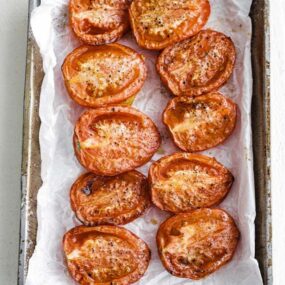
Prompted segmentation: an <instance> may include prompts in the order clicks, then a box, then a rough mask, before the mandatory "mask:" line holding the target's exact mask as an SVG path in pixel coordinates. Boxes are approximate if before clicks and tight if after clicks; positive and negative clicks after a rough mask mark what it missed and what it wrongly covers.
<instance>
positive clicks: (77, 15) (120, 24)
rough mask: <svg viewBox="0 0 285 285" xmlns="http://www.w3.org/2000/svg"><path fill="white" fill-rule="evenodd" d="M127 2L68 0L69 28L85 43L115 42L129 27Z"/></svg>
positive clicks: (118, 0) (121, 0)
mask: <svg viewBox="0 0 285 285" xmlns="http://www.w3.org/2000/svg"><path fill="white" fill-rule="evenodd" d="M129 4H130V1H129V0H106V1H104V3H102V1H99V0H92V1H89V0H70V2H69V15H70V16H69V21H70V25H71V28H72V30H73V32H74V33H75V35H76V36H77V37H78V38H79V39H80V40H81V41H82V42H84V43H86V44H90V45H102V44H107V43H112V42H115V41H117V40H119V39H120V38H121V37H122V36H123V34H124V33H125V32H126V31H127V30H128V29H129V15H128V8H129ZM108 13H109V16H108ZM92 21H93V23H92ZM96 21H97V23H96Z"/></svg>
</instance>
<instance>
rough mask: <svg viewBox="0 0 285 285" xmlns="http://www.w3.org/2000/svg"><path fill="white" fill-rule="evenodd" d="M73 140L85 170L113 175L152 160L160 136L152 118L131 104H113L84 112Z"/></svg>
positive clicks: (76, 126) (76, 152)
mask: <svg viewBox="0 0 285 285" xmlns="http://www.w3.org/2000/svg"><path fill="white" fill-rule="evenodd" d="M73 142H74V150H75V154H76V156H77V159H78V160H79V162H80V163H81V164H82V165H83V166H84V167H85V168H86V169H88V170H89V171H91V172H93V173H95V174H97V175H107V176H114V175H117V174H120V173H123V172H127V171H130V170H133V169H135V168H136V167H139V166H141V165H143V164H145V163H146V162H147V161H149V160H150V159H151V157H152V156H153V155H154V153H155V152H156V151H157V149H158V148H159V146H160V142H161V139H160V135H159V132H158V130H157V127H156V126H155V124H154V123H153V121H152V120H151V119H150V118H149V117H147V116H146V115H144V114H143V113H141V112H140V111H138V110H136V109H134V108H131V107H115V106H114V107H105V108H98V109H90V110H87V111H86V112H84V113H83V114H82V115H81V117H80V118H79V119H78V121H77V123H76V125H75V130H74V137H73Z"/></svg>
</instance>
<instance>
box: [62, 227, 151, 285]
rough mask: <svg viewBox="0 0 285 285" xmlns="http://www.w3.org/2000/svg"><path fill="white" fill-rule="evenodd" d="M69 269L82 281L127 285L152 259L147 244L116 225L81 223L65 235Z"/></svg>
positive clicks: (87, 283) (64, 244) (139, 275)
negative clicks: (88, 225)
mask: <svg viewBox="0 0 285 285" xmlns="http://www.w3.org/2000/svg"><path fill="white" fill-rule="evenodd" d="M63 249H64V253H65V257H66V261H67V267H68V270H69V272H70V274H71V276H72V277H73V279H74V280H76V281H77V282H78V283H79V284H81V285H91V284H92V285H110V284H113V285H128V284H131V283H134V282H136V281H138V280H139V279H140V278H141V277H142V276H143V275H144V273H145V271H146V269H147V267H148V264H149V261H150V254H151V253H150V249H149V248H148V246H147V244H146V243H145V242H144V241H143V240H141V239H140V238H138V237H137V236H135V235H134V234H133V233H132V232H130V231H128V230H126V229H124V228H120V227H117V226H97V227H85V226H79V227H75V228H73V229H71V230H70V231H68V232H67V233H66V234H65V235H64V237H63Z"/></svg>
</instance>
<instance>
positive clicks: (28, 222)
mask: <svg viewBox="0 0 285 285" xmlns="http://www.w3.org/2000/svg"><path fill="white" fill-rule="evenodd" d="M39 4H40V0H30V1H29V15H30V14H31V11H32V10H33V9H34V8H35V7H37V6H38V5H39ZM250 15H251V18H252V23H253V38H252V67H253V100H252V129H253V152H254V173H255V187H256V207H257V217H256V223H255V224H256V258H257V260H258V262H259V266H260V269H261V273H262V277H263V281H264V284H265V285H272V284H273V281H272V225H271V188H270V93H269V91H270V89H269V86H270V81H269V72H270V63H269V49H270V47H269V22H268V17H269V0H253V5H252V8H251V14H250ZM43 75H44V73H43V70H42V62H41V56H40V53H39V50H38V47H37V45H36V43H35V41H34V39H33V36H32V32H31V27H30V26H29V29H28V46H27V64H26V81H25V100H24V124H23V129H24V137H23V159H22V177H21V179H22V203H21V229H20V248H19V272H18V285H24V284H25V277H26V275H27V271H28V266H29V259H30V257H31V256H32V254H33V251H34V248H35V245H36V236H37V216H36V212H37V211H36V209H37V192H38V189H39V188H40V186H41V176H40V171H41V169H40V167H41V157H40V146H39V128H40V119H39V98H40V90H41V83H42V79H43Z"/></svg>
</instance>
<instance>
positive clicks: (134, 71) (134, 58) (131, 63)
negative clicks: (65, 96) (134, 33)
mask: <svg viewBox="0 0 285 285" xmlns="http://www.w3.org/2000/svg"><path fill="white" fill-rule="evenodd" d="M62 73H63V77H64V82H65V86H66V88H67V91H68V93H69V95H70V97H71V98H72V99H73V100H74V101H75V102H76V103H78V104H80V105H82V106H85V107H91V108H92V107H94V108H95V107H101V106H105V105H110V104H119V103H122V102H124V101H126V100H131V98H132V97H133V96H134V95H135V94H136V93H138V92H139V91H140V89H141V88H142V86H143V84H144V81H145V79H146V76H147V69H146V65H145V62H144V59H143V57H142V56H141V55H140V54H138V53H137V52H135V51H134V50H132V49H131V48H129V47H126V46H123V45H120V44H109V45H104V46H87V45H85V46H81V47H79V48H77V49H75V50H74V51H72V52H71V53H70V54H69V55H68V56H67V57H66V59H65V61H64V63H63V65H62Z"/></svg>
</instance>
